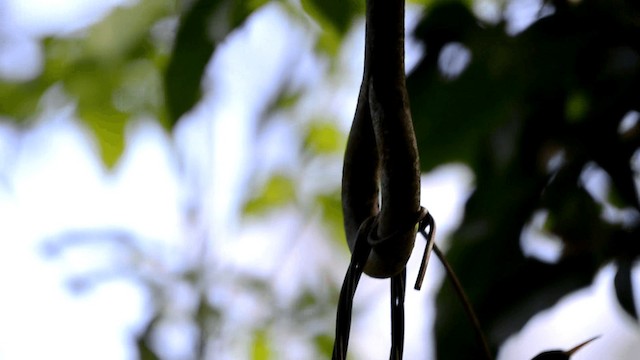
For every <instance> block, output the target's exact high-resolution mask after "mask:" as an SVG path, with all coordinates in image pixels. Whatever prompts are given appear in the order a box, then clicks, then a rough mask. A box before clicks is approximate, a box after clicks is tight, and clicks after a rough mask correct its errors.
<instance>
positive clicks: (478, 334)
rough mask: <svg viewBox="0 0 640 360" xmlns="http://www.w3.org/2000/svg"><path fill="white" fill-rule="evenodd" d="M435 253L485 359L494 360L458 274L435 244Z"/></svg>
mask: <svg viewBox="0 0 640 360" xmlns="http://www.w3.org/2000/svg"><path fill="white" fill-rule="evenodd" d="M422 235H423V236H425V237H426V234H425V233H424V232H422ZM433 251H434V252H435V253H436V255H437V256H438V258H439V259H440V262H441V263H442V265H443V266H444V268H445V270H446V271H447V276H448V277H449V279H450V280H451V284H452V285H453V288H454V290H455V291H456V293H457V295H458V298H459V299H460V301H461V302H462V305H463V307H464V310H465V313H466V314H467V316H468V317H469V320H471V323H472V324H473V328H474V330H475V334H476V337H477V339H478V342H480V343H481V344H482V348H483V350H484V354H485V357H486V358H487V359H488V360H493V355H491V348H490V347H489V343H488V342H487V339H486V337H485V336H484V332H483V331H482V327H481V326H480V320H478V316H477V315H476V313H475V311H474V310H473V306H472V305H471V301H469V297H468V296H467V294H466V293H465V292H464V289H463V288H462V284H461V283H460V280H459V279H458V277H457V276H456V273H455V272H454V271H453V268H452V267H451V264H449V262H448V261H447V259H446V258H445V256H444V253H442V251H440V248H438V246H437V245H436V244H435V243H434V244H433Z"/></svg>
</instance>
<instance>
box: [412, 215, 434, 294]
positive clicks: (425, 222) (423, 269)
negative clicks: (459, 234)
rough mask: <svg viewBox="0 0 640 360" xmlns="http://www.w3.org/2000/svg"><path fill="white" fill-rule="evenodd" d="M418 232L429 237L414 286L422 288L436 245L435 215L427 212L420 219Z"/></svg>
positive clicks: (426, 237)
mask: <svg viewBox="0 0 640 360" xmlns="http://www.w3.org/2000/svg"><path fill="white" fill-rule="evenodd" d="M419 224H420V225H419V227H418V232H420V233H421V234H422V236H424V237H425V239H427V246H426V247H425V248H424V254H423V255H422V262H421V263H420V270H419V271H418V277H417V278H416V283H415V285H414V286H413V288H414V289H416V290H420V288H422V282H423V281H424V276H425V274H426V273H427V265H428V264H429V258H430V257H431V250H433V246H434V245H435V238H436V222H435V220H434V219H433V216H431V214H429V212H426V214H424V216H422V218H421V219H420V221H419ZM427 227H428V228H429V232H428V233H427V232H425V230H426V228H427Z"/></svg>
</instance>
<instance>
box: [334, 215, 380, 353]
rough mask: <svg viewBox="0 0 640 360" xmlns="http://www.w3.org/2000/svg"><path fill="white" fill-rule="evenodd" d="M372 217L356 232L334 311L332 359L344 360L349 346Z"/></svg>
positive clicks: (368, 246)
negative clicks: (353, 312) (355, 300)
mask: <svg viewBox="0 0 640 360" xmlns="http://www.w3.org/2000/svg"><path fill="white" fill-rule="evenodd" d="M373 222H374V218H373V217H371V218H368V219H367V220H365V221H364V222H363V223H362V225H361V226H360V228H359V229H358V233H357V234H356V243H355V245H354V248H353V253H352V254H351V262H350V263H349V268H348V269H347V274H346V275H345V277H344V282H343V283H342V289H341V290H340V300H339V301H338V310H337V311H336V337H335V342H334V343H333V355H332V357H331V358H332V359H333V360H346V358H347V348H348V347H349V332H350V331H351V314H352V310H353V297H354V296H355V293H356V288H357V287H358V282H359V281H360V277H361V276H362V271H363V269H364V265H365V263H366V262H367V259H368V258H369V253H370V252H371V246H370V245H369V243H368V242H367V236H368V234H369V230H370V229H371V226H372V224H373Z"/></svg>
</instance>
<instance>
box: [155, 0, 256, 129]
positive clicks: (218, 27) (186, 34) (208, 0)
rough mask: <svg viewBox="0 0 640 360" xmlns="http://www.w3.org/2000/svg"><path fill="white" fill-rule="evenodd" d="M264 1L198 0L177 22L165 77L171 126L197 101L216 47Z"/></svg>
mask: <svg viewBox="0 0 640 360" xmlns="http://www.w3.org/2000/svg"><path fill="white" fill-rule="evenodd" d="M266 2H267V0H197V1H196V2H195V3H194V4H193V5H191V7H190V8H189V9H188V10H187V11H186V13H185V14H184V15H183V16H182V18H181V20H180V26H179V28H178V33H177V35H176V40H175V44H174V47H173V52H172V55H171V60H170V62H169V65H168V67H167V71H166V75H165V93H166V101H167V109H168V112H169V117H170V125H171V127H173V126H174V125H175V123H176V122H177V121H178V119H179V118H180V117H181V116H182V115H183V114H184V113H186V112H187V111H189V110H190V109H191V108H192V107H193V106H194V105H195V104H196V103H197V102H198V100H200V96H201V89H200V83H201V81H202V76H203V74H204V70H205V68H206V66H207V64H208V63H209V60H210V59H211V56H212V55H213V53H214V51H215V49H216V47H217V45H218V44H220V43H221V42H222V41H224V39H225V38H226V37H227V35H229V34H230V33H231V32H232V31H233V30H235V29H236V28H238V27H239V26H241V25H242V24H243V23H244V21H245V20H246V19H247V18H248V17H249V15H251V14H252V12H253V11H255V10H256V9H258V8H259V7H260V6H262V5H263V4H265V3H266Z"/></svg>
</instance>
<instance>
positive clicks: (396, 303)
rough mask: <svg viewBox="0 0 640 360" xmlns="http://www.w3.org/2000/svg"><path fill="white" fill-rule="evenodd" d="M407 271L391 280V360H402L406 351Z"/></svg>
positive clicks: (404, 270)
mask: <svg viewBox="0 0 640 360" xmlns="http://www.w3.org/2000/svg"><path fill="white" fill-rule="evenodd" d="M406 282H407V269H406V268H404V269H402V271H401V272H400V273H399V274H397V275H394V276H393V277H392V278H391V354H390V355H389V359H390V360H402V352H403V350H404V295H405V290H406Z"/></svg>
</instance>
